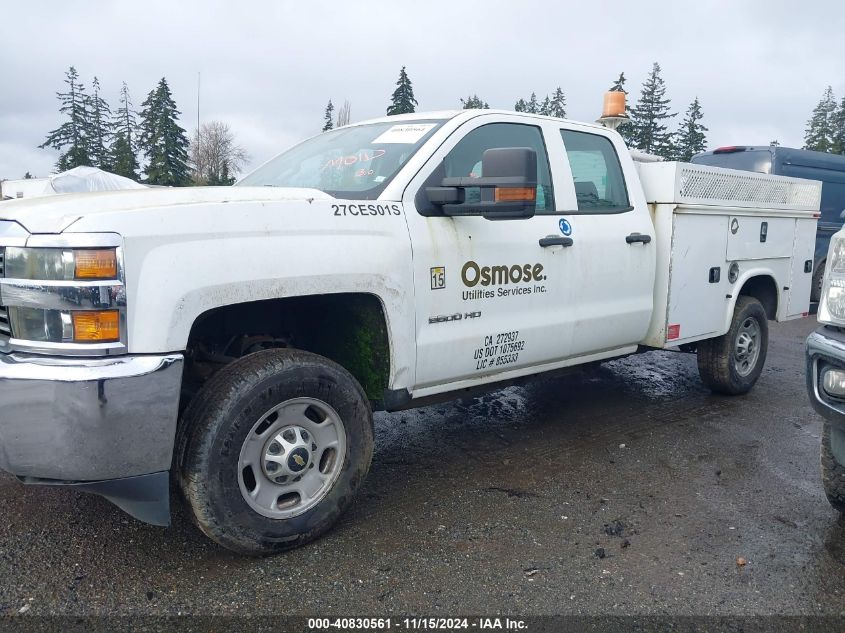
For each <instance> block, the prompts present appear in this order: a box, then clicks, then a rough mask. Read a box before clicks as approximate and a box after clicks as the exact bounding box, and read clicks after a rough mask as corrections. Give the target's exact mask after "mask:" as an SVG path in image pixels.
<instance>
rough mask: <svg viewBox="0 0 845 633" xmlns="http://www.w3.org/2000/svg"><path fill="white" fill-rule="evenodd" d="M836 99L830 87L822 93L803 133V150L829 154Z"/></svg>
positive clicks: (831, 143)
mask: <svg viewBox="0 0 845 633" xmlns="http://www.w3.org/2000/svg"><path fill="white" fill-rule="evenodd" d="M836 115H837V112H836V98H835V97H834V96H833V88H831V87H830V86H828V87H827V89H826V90H825V91H824V95H823V96H822V100H821V101H819V103H818V105H817V106H816V107H815V108H814V109H813V114H812V116H811V117H810V120H809V121H807V129H806V130H805V132H804V149H811V150H813V151H816V152H829V151H830V150H831V149H832V147H833V144H834V139H833V136H834V131H833V127H834V119H836V118H837V116H836Z"/></svg>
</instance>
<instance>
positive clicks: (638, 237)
mask: <svg viewBox="0 0 845 633" xmlns="http://www.w3.org/2000/svg"><path fill="white" fill-rule="evenodd" d="M625 241H626V242H628V244H635V243H637V242H642V243H643V244H648V243H649V242H651V235H643V234H642V233H631V234H630V235H628V236H626V237H625Z"/></svg>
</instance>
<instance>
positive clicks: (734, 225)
mask: <svg viewBox="0 0 845 633" xmlns="http://www.w3.org/2000/svg"><path fill="white" fill-rule="evenodd" d="M794 232H795V219H794V218H772V217H760V216H753V215H733V216H731V218H730V232H729V234H728V250H727V260H728V261H729V262H730V261H735V260H743V259H771V258H774V257H789V256H790V255H792V246H793V239H794Z"/></svg>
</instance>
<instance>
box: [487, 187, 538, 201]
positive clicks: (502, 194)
mask: <svg viewBox="0 0 845 633" xmlns="http://www.w3.org/2000/svg"><path fill="white" fill-rule="evenodd" d="M536 199H537V189H536V187H496V202H534V201H535V200H536Z"/></svg>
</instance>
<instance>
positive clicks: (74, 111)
mask: <svg viewBox="0 0 845 633" xmlns="http://www.w3.org/2000/svg"><path fill="white" fill-rule="evenodd" d="M65 83H66V84H67V85H68V91H67V92H57V93H56V96H57V97H58V98H59V102H60V103H61V104H62V105H61V107H60V108H59V112H61V113H62V114H63V115H65V116H66V117H67V118H68V120H67V121H65V122H64V123H62V124H61V125H60V126H59V127H57V128H56V129H55V130H53V131H51V132H50V133H49V134H48V135H47V138H46V139H45V140H44V142H43V143H42V144H41V145H39V146H38V147H40V148H42V149H43V148H45V147H52V148H53V149H57V150H60V151H61V150H63V149H64V148H65V147H67V148H68V149H67V151H65V152H63V153H62V154H61V155H60V156H59V160H58V162H57V163H56V168H57V169H58V170H59V171H67V170H68V169H73V168H74V167H79V166H80V165H90V164H91V158H90V155H89V150H88V141H89V139H88V136H87V128H88V120H89V116H88V97H87V95H86V94H85V86H83V85H82V83H81V82H80V81H79V73H77V72H76V68H74V67H73V66H71V67H70V68H68V71H67V73H66V74H65Z"/></svg>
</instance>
